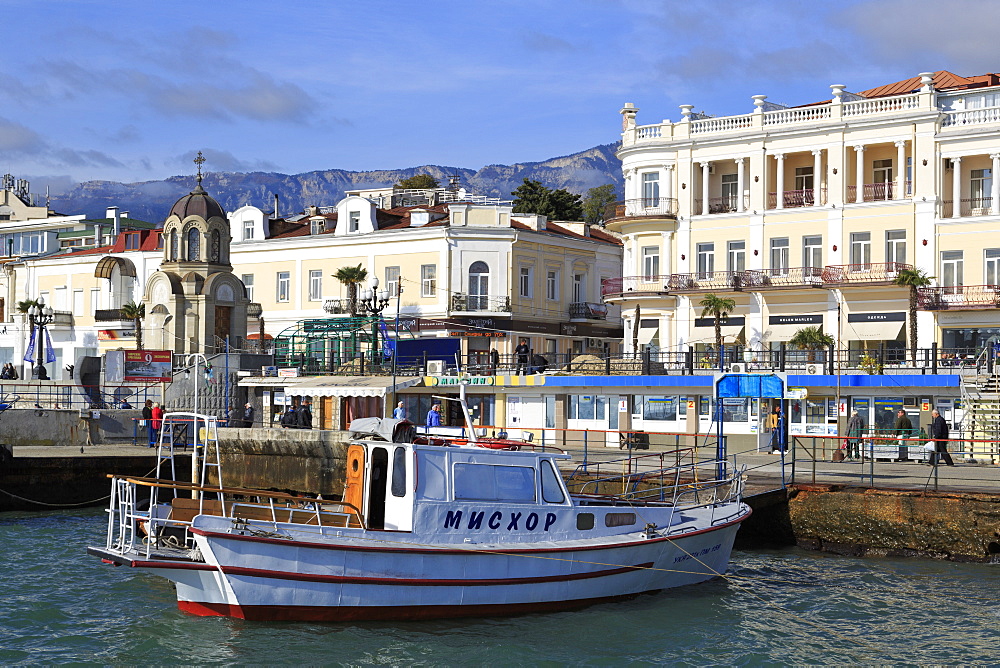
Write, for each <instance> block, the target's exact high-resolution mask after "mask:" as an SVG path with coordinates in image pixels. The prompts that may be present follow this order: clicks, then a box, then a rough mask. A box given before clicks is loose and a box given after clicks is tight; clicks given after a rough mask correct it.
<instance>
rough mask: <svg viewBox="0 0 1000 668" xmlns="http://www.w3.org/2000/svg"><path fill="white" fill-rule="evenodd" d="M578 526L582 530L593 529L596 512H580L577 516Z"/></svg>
mask: <svg viewBox="0 0 1000 668" xmlns="http://www.w3.org/2000/svg"><path fill="white" fill-rule="evenodd" d="M576 528H577V529H578V530H580V531H589V530H590V529H593V528H594V513H578V514H577V516H576Z"/></svg>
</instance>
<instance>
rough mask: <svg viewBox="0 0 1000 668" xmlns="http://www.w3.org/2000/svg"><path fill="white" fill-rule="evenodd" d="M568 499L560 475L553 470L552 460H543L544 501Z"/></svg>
mask: <svg viewBox="0 0 1000 668" xmlns="http://www.w3.org/2000/svg"><path fill="white" fill-rule="evenodd" d="M565 500H566V495H565V494H563V490H562V485H560V484H559V476H557V475H556V472H555V471H553V470H552V462H549V461H546V460H542V501H544V502H545V503H562V502H563V501H565Z"/></svg>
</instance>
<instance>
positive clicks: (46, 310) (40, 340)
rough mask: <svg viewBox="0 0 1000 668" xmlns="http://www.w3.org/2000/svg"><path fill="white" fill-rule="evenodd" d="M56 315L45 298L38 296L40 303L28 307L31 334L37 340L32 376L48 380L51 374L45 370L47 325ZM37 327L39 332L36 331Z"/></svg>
mask: <svg viewBox="0 0 1000 668" xmlns="http://www.w3.org/2000/svg"><path fill="white" fill-rule="evenodd" d="M54 318H55V315H54V313H53V311H52V307H51V306H46V305H45V300H44V299H42V298H41V297H39V298H38V304H37V305H35V306H32V307H30V308H29V309H28V322H29V323H30V324H31V335H32V337H33V338H34V341H35V350H34V354H35V360H34V362H35V364H34V366H32V367H31V377H32V378H40V379H42V380H48V378H49V374H48V373H47V372H46V371H45V364H44V363H43V362H44V361H45V354H46V352H47V350H46V349H45V326H46V325H49V324H51V322H52V320H53V319H54ZM36 329H37V332H36Z"/></svg>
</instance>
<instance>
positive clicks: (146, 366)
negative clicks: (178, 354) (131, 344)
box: [124, 350, 173, 383]
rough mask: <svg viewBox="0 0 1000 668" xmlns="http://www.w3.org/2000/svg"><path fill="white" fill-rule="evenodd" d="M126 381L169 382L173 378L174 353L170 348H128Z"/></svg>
mask: <svg viewBox="0 0 1000 668" xmlns="http://www.w3.org/2000/svg"><path fill="white" fill-rule="evenodd" d="M124 352H125V382H127V383H169V382H171V381H172V380H173V353H171V352H170V351H169V350H126V351H124Z"/></svg>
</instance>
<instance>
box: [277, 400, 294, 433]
mask: <svg viewBox="0 0 1000 668" xmlns="http://www.w3.org/2000/svg"><path fill="white" fill-rule="evenodd" d="M279 422H280V423H281V428H282V429H298V427H299V418H298V413H296V412H295V406H289V407H288V410H286V411H285V413H284V415H282V416H281V420H279Z"/></svg>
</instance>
